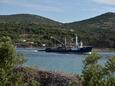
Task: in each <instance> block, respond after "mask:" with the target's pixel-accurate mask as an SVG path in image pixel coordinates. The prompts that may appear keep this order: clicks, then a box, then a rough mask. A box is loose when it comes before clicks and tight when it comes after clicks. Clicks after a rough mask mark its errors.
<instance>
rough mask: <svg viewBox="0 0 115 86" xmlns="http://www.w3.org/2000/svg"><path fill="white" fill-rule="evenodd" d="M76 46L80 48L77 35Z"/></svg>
mask: <svg viewBox="0 0 115 86" xmlns="http://www.w3.org/2000/svg"><path fill="white" fill-rule="evenodd" d="M76 48H79V43H78V37H77V35H76Z"/></svg>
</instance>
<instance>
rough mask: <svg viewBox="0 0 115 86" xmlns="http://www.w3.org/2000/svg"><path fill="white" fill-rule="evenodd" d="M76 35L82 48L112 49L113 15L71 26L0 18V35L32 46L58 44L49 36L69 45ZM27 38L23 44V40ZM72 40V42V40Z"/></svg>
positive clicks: (40, 19)
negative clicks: (81, 42)
mask: <svg viewBox="0 0 115 86" xmlns="http://www.w3.org/2000/svg"><path fill="white" fill-rule="evenodd" d="M76 34H78V36H79V38H80V40H82V41H83V42H84V44H85V45H92V46H94V47H99V48H107V47H111V48H113V47H115V13H111V12H108V13H105V14H102V15H99V16H96V17H94V18H90V19H86V20H83V21H77V22H72V23H61V22H57V21H54V20H51V19H48V18H45V17H42V16H37V15H32V14H15V15H0V36H10V37H11V38H12V39H13V40H14V42H16V43H23V45H24V46H25V45H27V44H26V43H28V46H29V45H30V42H34V46H41V44H43V43H45V44H47V46H52V45H54V44H57V42H55V41H54V40H52V39H50V37H51V36H54V37H56V38H58V39H59V40H61V41H63V38H64V37H66V38H67V39H68V40H67V42H70V40H71V38H72V37H75V35H76ZM25 39H26V43H24V42H23V40H25ZM73 41H75V40H73Z"/></svg>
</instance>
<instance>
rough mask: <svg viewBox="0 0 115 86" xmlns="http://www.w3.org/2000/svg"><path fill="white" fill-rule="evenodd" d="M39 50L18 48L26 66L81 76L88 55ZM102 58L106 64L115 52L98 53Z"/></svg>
mask: <svg viewBox="0 0 115 86" xmlns="http://www.w3.org/2000/svg"><path fill="white" fill-rule="evenodd" d="M37 50H39V49H37V48H17V52H18V53H22V54H23V55H24V56H25V58H26V59H27V62H26V63H25V64H24V65H25V66H32V67H36V68H38V69H42V70H48V71H56V72H65V73H74V74H75V73H76V74H81V72H82V68H83V60H84V59H85V58H86V57H87V55H82V54H59V53H47V52H44V51H42V52H41V51H37ZM97 53H98V54H100V55H101V56H102V58H101V59H100V61H99V63H100V64H102V65H103V64H104V63H105V62H106V61H107V59H108V58H110V57H111V56H115V52H97Z"/></svg>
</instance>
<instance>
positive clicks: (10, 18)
mask: <svg viewBox="0 0 115 86" xmlns="http://www.w3.org/2000/svg"><path fill="white" fill-rule="evenodd" d="M0 23H14V24H20V23H22V24H37V25H47V24H49V25H57V26H58V25H59V24H60V22H57V21H54V20H51V19H48V18H45V17H42V16H38V15H33V14H15V15H0Z"/></svg>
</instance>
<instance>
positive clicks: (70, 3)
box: [0, 0, 115, 23]
mask: <svg viewBox="0 0 115 86" xmlns="http://www.w3.org/2000/svg"><path fill="white" fill-rule="evenodd" d="M106 12H114V13H115V0H0V15H10V14H35V15H40V16H43V17H47V18H50V19H53V20H55V21H59V22H64V23H68V22H74V21H81V20H84V19H88V18H91V17H95V16H97V15H100V14H103V13H106Z"/></svg>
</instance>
